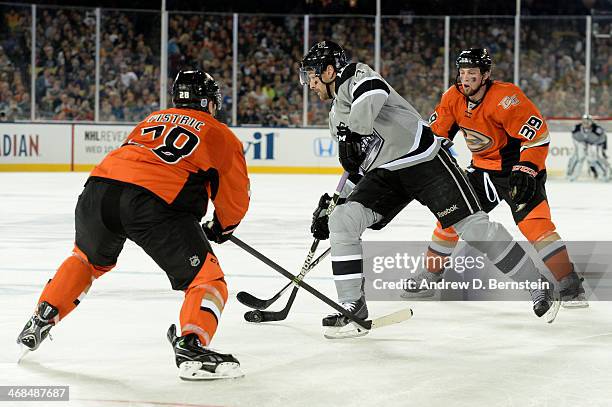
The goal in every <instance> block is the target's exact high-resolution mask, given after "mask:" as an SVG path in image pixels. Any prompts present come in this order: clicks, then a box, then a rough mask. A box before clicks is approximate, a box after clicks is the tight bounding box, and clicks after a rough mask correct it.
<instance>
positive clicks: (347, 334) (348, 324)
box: [323, 296, 370, 339]
mask: <svg viewBox="0 0 612 407" xmlns="http://www.w3.org/2000/svg"><path fill="white" fill-rule="evenodd" d="M340 305H341V306H342V307H343V308H344V309H346V310H347V311H348V312H350V313H352V314H353V315H355V316H356V317H358V318H361V319H363V320H365V319H366V318H367V317H368V306H367V304H366V302H365V298H364V297H363V296H362V297H361V298H360V299H358V300H357V301H351V302H343V303H342V304H340ZM323 326H324V327H326V329H325V332H324V333H323V336H325V337H326V338H327V339H344V338H356V337H358V336H364V335H367V334H368V333H369V332H370V331H368V330H367V329H363V328H362V327H360V326H359V325H357V324H355V323H354V322H352V321H351V320H350V319H349V318H347V317H345V316H344V315H342V314H341V313H335V314H330V315H328V316H326V317H325V318H323Z"/></svg>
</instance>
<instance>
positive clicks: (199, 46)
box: [168, 13, 233, 124]
mask: <svg viewBox="0 0 612 407" xmlns="http://www.w3.org/2000/svg"><path fill="white" fill-rule="evenodd" d="M168 20H169V21H168V89H169V90H170V89H172V83H173V81H174V78H175V77H176V74H177V73H178V71H179V70H181V69H201V70H204V71H205V72H210V73H211V74H213V75H214V77H215V80H217V81H218V82H219V85H220V87H221V95H222V96H223V109H222V111H221V112H220V114H221V115H222V116H223V117H224V119H225V120H224V121H226V122H228V124H232V123H231V111H232V103H233V101H232V86H233V83H232V24H233V20H232V16H231V15H227V14H226V15H204V14H194V13H189V14H182V13H173V14H171V15H170V17H169V19H168ZM168 100H169V101H170V100H171V97H170V94H169V95H168Z"/></svg>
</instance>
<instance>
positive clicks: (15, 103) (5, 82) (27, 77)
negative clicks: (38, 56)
mask: <svg viewBox="0 0 612 407" xmlns="http://www.w3.org/2000/svg"><path fill="white" fill-rule="evenodd" d="M31 10H32V9H31V7H30V6H22V5H4V4H0V15H1V16H2V20H1V24H0V46H1V47H2V49H1V50H0V112H2V113H4V114H5V117H6V119H7V120H29V119H30V110H31V95H32V91H31V64H30V62H31V60H32V58H31V52H32V38H31V31H32V29H31V25H32V11H31Z"/></svg>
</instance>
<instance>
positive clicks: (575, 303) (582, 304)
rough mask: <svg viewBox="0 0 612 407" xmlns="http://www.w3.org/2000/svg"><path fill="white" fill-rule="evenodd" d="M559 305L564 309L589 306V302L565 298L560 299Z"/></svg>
mask: <svg viewBox="0 0 612 407" xmlns="http://www.w3.org/2000/svg"><path fill="white" fill-rule="evenodd" d="M561 306H562V307H563V308H566V309H574V308H589V302H588V301H587V300H567V301H561Z"/></svg>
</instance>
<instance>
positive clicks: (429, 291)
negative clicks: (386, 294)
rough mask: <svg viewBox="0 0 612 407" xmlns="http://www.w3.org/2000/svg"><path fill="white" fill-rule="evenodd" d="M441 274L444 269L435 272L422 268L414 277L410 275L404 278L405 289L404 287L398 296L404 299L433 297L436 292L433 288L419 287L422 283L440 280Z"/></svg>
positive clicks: (426, 283)
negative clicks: (406, 278)
mask: <svg viewBox="0 0 612 407" xmlns="http://www.w3.org/2000/svg"><path fill="white" fill-rule="evenodd" d="M443 274H444V270H442V271H439V272H437V273H433V272H431V271H427V270H422V271H421V272H420V273H417V275H415V276H414V277H411V278H409V279H408V280H406V284H407V287H406V289H404V292H402V293H401V294H400V297H402V298H406V299H413V298H428V297H433V296H434V294H435V293H436V290H435V289H433V288H425V287H423V288H421V287H422V286H423V285H427V286H429V285H430V284H431V283H437V282H438V281H440V280H442V276H443Z"/></svg>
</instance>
